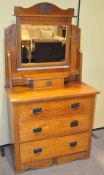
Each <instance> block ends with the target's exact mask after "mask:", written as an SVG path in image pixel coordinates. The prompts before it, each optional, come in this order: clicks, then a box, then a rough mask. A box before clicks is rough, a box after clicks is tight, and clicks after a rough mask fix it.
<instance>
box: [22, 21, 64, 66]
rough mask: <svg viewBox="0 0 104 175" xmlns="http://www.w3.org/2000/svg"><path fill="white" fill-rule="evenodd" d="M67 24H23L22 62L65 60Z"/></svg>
mask: <svg viewBox="0 0 104 175" xmlns="http://www.w3.org/2000/svg"><path fill="white" fill-rule="evenodd" d="M66 35H67V27H66V26H51V25H42V26H40V25H34V24H33V25H32V24H22V25H21V63H22V64H30V63H31V64H33V63H48V62H63V61H65V53H66Z"/></svg>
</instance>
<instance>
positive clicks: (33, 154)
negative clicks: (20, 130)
mask: <svg viewBox="0 0 104 175" xmlns="http://www.w3.org/2000/svg"><path fill="white" fill-rule="evenodd" d="M88 142H89V134H88V133H82V134H77V135H70V136H65V137H58V138H52V139H47V140H42V141H35V142H28V143H24V144H20V160H21V163H25V162H32V161H35V160H42V159H44V158H51V157H57V156H61V155H67V154H72V153H77V152H81V151H85V150H87V149H88Z"/></svg>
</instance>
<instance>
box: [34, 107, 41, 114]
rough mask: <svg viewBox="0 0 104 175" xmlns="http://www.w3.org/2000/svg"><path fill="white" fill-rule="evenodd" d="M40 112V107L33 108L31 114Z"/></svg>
mask: <svg viewBox="0 0 104 175" xmlns="http://www.w3.org/2000/svg"><path fill="white" fill-rule="evenodd" d="M41 112H42V108H34V109H33V114H40V113H41Z"/></svg>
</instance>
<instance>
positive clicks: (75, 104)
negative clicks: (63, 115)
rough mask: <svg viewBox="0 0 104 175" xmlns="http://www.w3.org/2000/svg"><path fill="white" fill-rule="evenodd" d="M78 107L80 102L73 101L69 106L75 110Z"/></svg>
mask: <svg viewBox="0 0 104 175" xmlns="http://www.w3.org/2000/svg"><path fill="white" fill-rule="evenodd" d="M79 107H80V103H73V104H72V105H71V108H72V109H73V110H76V109H78V108H79Z"/></svg>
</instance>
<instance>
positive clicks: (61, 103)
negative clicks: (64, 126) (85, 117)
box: [19, 98, 93, 121]
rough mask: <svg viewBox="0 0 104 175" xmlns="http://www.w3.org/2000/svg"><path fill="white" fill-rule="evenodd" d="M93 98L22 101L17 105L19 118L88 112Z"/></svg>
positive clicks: (34, 118) (26, 118)
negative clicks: (22, 102)
mask: <svg viewBox="0 0 104 175" xmlns="http://www.w3.org/2000/svg"><path fill="white" fill-rule="evenodd" d="M92 105H93V98H73V99H64V100H54V101H43V102H36V103H35V102H34V103H24V104H20V105H19V120H20V121H23V120H25V121H26V120H34V121H36V119H37V120H38V119H42V118H43V119H45V118H50V116H51V117H52V116H53V117H55V116H56V117H60V116H63V115H69V114H78V113H89V112H90V111H91V109H92Z"/></svg>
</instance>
